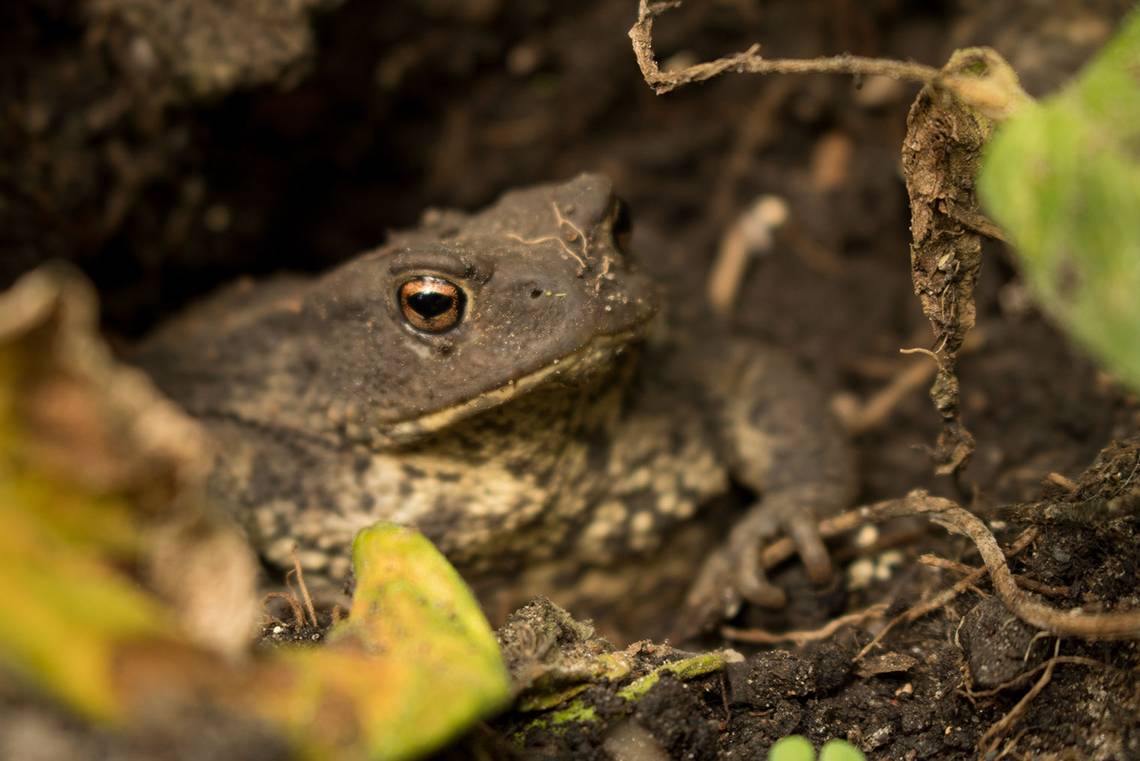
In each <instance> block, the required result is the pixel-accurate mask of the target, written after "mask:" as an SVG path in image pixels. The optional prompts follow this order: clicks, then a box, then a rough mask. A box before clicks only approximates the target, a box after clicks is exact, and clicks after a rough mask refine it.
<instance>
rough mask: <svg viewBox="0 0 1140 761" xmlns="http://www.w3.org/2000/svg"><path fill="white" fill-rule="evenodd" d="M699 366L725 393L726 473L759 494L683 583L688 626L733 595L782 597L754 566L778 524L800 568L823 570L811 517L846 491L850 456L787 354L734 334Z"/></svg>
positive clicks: (822, 551) (721, 609) (724, 611)
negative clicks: (688, 582) (711, 359)
mask: <svg viewBox="0 0 1140 761" xmlns="http://www.w3.org/2000/svg"><path fill="white" fill-rule="evenodd" d="M706 366H707V367H709V369H710V371H711V372H712V373H715V377H714V378H713V380H712V382H713V383H714V384H715V385H716V386H718V389H717V390H718V392H719V393H718V396H719V397H720V398H722V399H723V400H724V401H723V402H722V403H721V404H720V407H719V410H718V412H719V429H720V431H721V434H722V437H723V442H724V445H725V449H726V451H727V452H728V454H729V457H730V465H731V467H732V471H733V475H734V477H735V478H736V479H737V480H738V481H739V482H740V483H742V484H743V485H745V486H747V487H749V488H750V489H753V490H755V491H756V492H757V493H758V494H759V495H760V499H759V501H758V502H757V503H756V504H754V505H753V506H752V507H751V508H750V509H749V511H748V512H747V513H746V514H745V516H744V517H743V518H742V519H741V520H740V521H739V522H738V523H737V524H736V525H735V526H734V527H733V529H732V531H731V533H730V534H729V537H728V539H727V541H726V542H725V543H724V544H723V545H722V546H721V547H720V548H719V549H718V550H717V551H716V552H714V553H713V555H711V556H710V557H709V558H708V559H707V560H706V562H705V565H704V567H703V568H702V570H701V573H700V574H699V575H698V577H697V581H696V582H695V583H694V584H693V586H692V588H691V589H690V592H689V596H688V598H687V604H686V608H687V614H688V616H687V621H688V624H687V626H686V627H685V628H686V629H688V630H689V631H695V630H696V629H699V628H703V627H705V626H707V625H709V624H711V623H714V622H715V621H717V620H719V619H720V618H721V617H723V616H730V615H732V614H734V613H735V611H736V610H737V609H738V608H739V606H740V603H741V601H742V600H749V601H751V602H753V603H755V604H758V605H762V606H767V607H779V606H781V605H783V603H784V593H783V590H781V589H780V588H779V587H776V586H774V585H773V584H772V583H771V582H770V581H769V580H768V579H767V577H766V576H765V574H764V571H763V569H762V568H761V567H760V549H761V544H762V543H763V542H765V541H767V540H771V539H772V538H773V537H775V536H777V535H778V534H779V533H780V532H786V533H787V534H788V535H790V536H791V538H792V539H793V540H794V541H795V543H796V548H797V550H798V552H799V555H800V557H801V559H802V560H803V562H804V565H805V566H806V569H807V573H808V576H809V578H811V579H812V580H813V581H817V582H821V581H826V580H827V579H828V578H830V576H831V561H830V559H829V557H828V554H827V549H826V548H825V547H824V545H823V541H822V539H821V538H820V535H819V523H818V521H819V518H820V517H821V516H825V515H830V514H833V513H836V512H839V511H841V510H843V509H844V508H846V507H848V506H849V505H850V503H851V501H852V499H853V498H854V496H855V466H854V457H853V455H852V451H851V448H850V446H849V444H848V442H847V439H846V437H845V435H844V433H843V430H842V429H841V427H840V426H839V423H838V421H837V420H836V419H835V418H834V416H833V415H832V414H831V413H830V411H829V409H828V405H827V400H826V397H825V396H824V394H823V393H822V391H821V390H820V389H819V388H817V387H816V385H815V384H814V383H813V382H812V381H811V379H810V378H809V377H808V376H807V375H806V374H805V373H804V372H803V371H802V370H801V369H800V368H799V367H798V366H797V365H796V363H795V361H794V360H793V359H792V358H791V357H789V356H788V355H786V354H785V353H783V352H781V351H779V350H777V349H775V348H773V347H771V346H767V345H765V344H762V343H759V342H754V341H733V342H732V343H730V344H729V345H728V347H727V349H726V350H725V351H724V352H723V353H722V354H721V357H720V358H719V359H718V361H717V362H716V363H715V365H713V364H709V365H706ZM714 368H715V369H714Z"/></svg>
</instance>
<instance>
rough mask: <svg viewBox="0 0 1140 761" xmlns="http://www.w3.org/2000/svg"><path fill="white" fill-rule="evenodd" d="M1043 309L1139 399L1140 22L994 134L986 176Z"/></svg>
mask: <svg viewBox="0 0 1140 761" xmlns="http://www.w3.org/2000/svg"><path fill="white" fill-rule="evenodd" d="M979 182H980V190H981V195H982V200H983V202H984V204H985V206H986V208H987V210H988V211H989V212H990V213H991V214H992V215H993V217H994V218H995V219H996V220H997V221H998V222H999V223H1000V224H1001V226H1002V227H1003V228H1004V229H1005V230H1006V231H1007V232H1008V234H1009V236H1010V238H1011V241H1012V242H1013V243H1014V244H1015V246H1016V248H1017V251H1018V254H1019V258H1020V260H1021V265H1022V270H1023V271H1024V273H1025V276H1026V278H1027V280H1028V282H1029V284H1030V286H1031V288H1032V289H1033V291H1034V293H1035V294H1036V296H1037V298H1038V300H1039V302H1040V303H1041V304H1042V305H1043V306H1044V307H1045V309H1046V310H1047V311H1049V312H1050V313H1051V314H1052V315H1054V316H1055V317H1056V318H1057V320H1058V321H1059V322H1060V324H1061V325H1062V327H1064V328H1065V329H1066V330H1067V331H1069V332H1070V333H1071V334H1072V335H1073V336H1074V337H1075V338H1076V339H1077V340H1078V341H1079V342H1080V343H1081V344H1083V345H1084V346H1085V347H1087V348H1088V349H1089V351H1091V352H1092V353H1093V354H1094V355H1095V356H1096V357H1098V358H1099V359H1100V360H1101V361H1102V362H1103V363H1104V364H1105V365H1106V367H1108V369H1110V370H1111V371H1112V372H1114V373H1117V374H1119V376H1120V377H1121V378H1122V379H1123V380H1124V381H1125V382H1127V383H1129V384H1130V385H1131V386H1132V387H1133V388H1137V389H1140V12H1133V13H1132V14H1131V15H1130V16H1129V17H1128V18H1127V19H1126V20H1125V21H1124V23H1123V24H1122V26H1121V30H1120V32H1119V33H1118V34H1117V36H1116V37H1115V39H1114V40H1113V41H1112V42H1110V43H1109V44H1108V45H1107V46H1106V47H1105V48H1104V50H1103V51H1101V53H1100V54H1099V55H1098V56H1097V58H1096V59H1095V60H1094V61H1093V62H1092V63H1091V64H1090V65H1089V66H1088V67H1087V68H1086V69H1085V71H1084V72H1083V73H1082V74H1081V76H1080V77H1079V78H1078V79H1077V80H1076V81H1075V82H1073V83H1072V84H1071V85H1069V86H1068V87H1066V88H1065V89H1064V90H1063V91H1062V92H1060V93H1059V94H1057V95H1055V96H1053V97H1051V98H1049V99H1048V100H1046V101H1044V102H1043V103H1042V104H1040V105H1036V106H1033V105H1031V106H1026V107H1024V108H1021V109H1019V110H1018V112H1017V113H1016V114H1015V115H1014V116H1013V117H1012V118H1011V119H1010V120H1009V121H1007V122H1006V123H1005V124H1003V125H1002V126H1001V128H1000V129H999V130H998V131H997V133H996V134H995V136H994V137H993V139H992V141H991V142H990V145H989V147H988V148H987V150H986V155H985V158H984V161H983V166H982V172H981V175H980V178H979Z"/></svg>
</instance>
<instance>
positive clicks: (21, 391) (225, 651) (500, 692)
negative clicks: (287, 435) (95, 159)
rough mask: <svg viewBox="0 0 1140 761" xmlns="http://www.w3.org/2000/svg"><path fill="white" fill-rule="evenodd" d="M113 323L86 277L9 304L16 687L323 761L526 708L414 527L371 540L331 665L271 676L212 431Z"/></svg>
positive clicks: (0, 655) (47, 284)
mask: <svg viewBox="0 0 1140 761" xmlns="http://www.w3.org/2000/svg"><path fill="white" fill-rule="evenodd" d="M96 324H97V321H96V312H95V303H94V297H93V294H92V293H91V290H90V288H89V287H88V286H87V285H86V283H85V282H83V281H82V280H81V279H80V278H79V277H78V276H77V275H75V274H73V273H71V272H69V271H40V272H36V273H33V274H32V275H30V276H28V277H26V278H24V279H23V280H22V281H20V282H19V283H18V284H17V285H16V286H15V287H14V288H13V289H12V290H10V291H8V292H6V293H3V294H0V668H2V669H3V670H4V671H6V672H8V673H12V674H15V675H17V676H19V677H21V678H22V679H23V681H24V682H25V683H27V684H30V685H33V686H34V687H35V688H36V689H38V690H39V691H41V692H43V693H46V694H47V695H49V696H51V697H53V698H54V699H56V700H57V701H58V702H60V703H61V704H63V705H64V706H66V707H68V708H70V709H71V710H73V711H75V712H76V713H78V714H80V715H82V716H85V717H87V718H89V719H93V720H100V721H105V722H110V723H111V724H112V725H114V726H117V727H118V728H120V729H121V730H123V731H126V732H131V731H134V730H137V729H138V728H139V727H140V726H153V725H164V724H163V723H164V722H165V723H167V724H166V725H170V724H176V723H178V722H183V723H185V722H193V721H195V720H198V721H201V720H202V719H200V718H199V719H195V717H201V716H203V714H202V713H201V712H198V711H193V710H186V709H188V708H191V707H193V706H194V705H195V704H200V703H201V702H202V701H205V702H206V703H208V704H212V706H213V707H215V708H217V707H222V708H224V709H226V710H227V711H231V712H233V713H235V714H237V715H240V716H245V717H249V718H250V719H254V720H260V721H261V722H263V723H264V724H267V725H268V726H269V727H270V729H271V730H272V731H274V732H276V733H278V734H279V735H280V736H281V737H283V738H285V739H286V740H288V741H289V743H290V744H291V746H292V747H293V749H294V750H295V752H296V753H297V754H298V755H301V756H308V757H316V758H347V759H353V758H374V759H401V758H409V757H412V756H415V755H419V754H422V753H424V752H427V751H430V750H432V749H433V748H436V747H438V746H440V745H442V744H444V743H445V742H447V741H448V740H450V739H452V738H453V737H454V736H455V735H457V734H459V733H461V732H462V731H463V730H465V729H466V728H468V727H469V726H470V725H471V724H472V723H473V722H475V721H477V720H478V719H479V718H481V717H483V716H486V715H488V714H489V713H491V712H493V711H495V710H497V709H498V708H500V707H501V706H503V705H504V704H505V703H506V701H507V700H508V698H509V694H510V686H509V681H508V677H507V673H506V669H505V667H504V665H503V663H502V660H501V657H500V655H499V650H498V647H497V644H496V640H495V638H494V635H493V634H492V632H491V629H490V627H489V625H488V624H487V622H486V620H485V619H484V618H483V615H482V613H481V612H480V610H479V608H478V605H477V603H476V602H475V600H474V598H473V596H472V595H471V593H470V591H469V590H468V589H467V587H466V585H465V584H464V583H463V581H462V580H461V579H460V577H459V575H458V574H457V573H456V572H455V571H454V569H452V568H451V566H450V565H449V564H448V563H447V561H446V560H445V559H444V558H443V556H442V555H440V554H439V552H438V551H436V550H435V548H434V547H432V545H431V544H430V543H429V542H428V541H427V540H426V539H424V538H423V537H422V536H420V535H419V534H417V533H415V532H412V531H409V530H406V529H401V528H398V527H395V526H378V527H375V528H373V529H370V530H368V531H365V532H363V533H362V534H361V535H360V536H359V537H358V540H357V542H356V545H355V547H354V563H355V568H356V573H357V588H356V594H355V597H354V601H353V607H352V612H351V614H350V616H349V618H348V619H347V620H346V621H344V622H342V623H341V624H339V625H338V626H336V627H334V629H333V630H332V631H331V632H330V634H329V636H328V644H327V645H326V646H325V647H307V648H281V649H278V650H276V651H272V652H270V653H268V654H266V655H264V656H263V657H260V658H256V659H255V658H253V657H251V656H250V654H249V645H250V641H251V632H252V626H251V625H252V623H253V617H254V613H255V612H256V609H257V597H256V594H255V589H254V584H253V580H254V564H253V560H252V557H251V555H250V553H249V551H248V549H247V548H246V546H245V544H244V542H243V541H242V540H241V539H240V537H239V535H238V534H237V533H236V531H235V530H234V528H233V527H232V526H231V525H230V524H229V522H228V521H227V520H225V519H224V518H223V517H221V516H218V515H216V514H215V513H213V512H212V511H210V510H209V509H208V507H209V506H208V505H207V504H206V503H205V501H204V500H203V499H202V497H201V495H200V493H199V490H198V489H197V488H196V484H197V483H198V481H199V480H200V477H201V474H202V473H203V472H204V469H205V467H206V463H207V462H208V460H207V459H206V458H205V457H204V452H205V442H204V440H203V439H202V437H201V434H200V432H199V429H198V427H197V426H196V425H195V424H194V423H193V422H192V421H190V420H189V419H188V418H186V417H185V416H184V415H182V413H181V412H179V411H178V410H177V409H176V408H174V407H173V406H172V405H170V404H169V403H168V402H167V401H165V400H164V399H162V398H161V397H160V396H159V395H158V394H157V393H156V392H155V391H154V390H153V388H152V387H151V385H150V384H149V382H148V381H147V379H146V378H145V377H144V376H143V375H141V374H140V373H139V372H137V371H135V370H133V369H130V368H127V367H124V366H122V365H121V364H119V363H117V362H116V361H115V360H114V359H113V358H112V357H111V355H110V353H109V352H108V351H107V348H106V346H105V345H104V344H103V342H102V340H101V339H100V338H99V336H98V333H97V331H96V327H95V326H96ZM191 726H193V725H191ZM202 729H203V730H206V729H208V728H207V727H203V728H202Z"/></svg>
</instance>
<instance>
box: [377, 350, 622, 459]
mask: <svg viewBox="0 0 1140 761" xmlns="http://www.w3.org/2000/svg"><path fill="white" fill-rule="evenodd" d="M641 332H642V331H641V330H628V331H622V332H619V333H613V334H609V335H599V336H595V337H593V338H591V339H590V340H589V341H587V342H586V343H585V344H583V345H582V346H580V347H578V348H577V349H575V350H574V351H572V352H570V353H569V354H565V355H563V356H561V357H558V358H557V359H554V360H551V361H550V362H547V363H546V364H545V365H544V366H543V367H540V368H539V369H538V370H534V371H533V372H530V373H527V374H526V375H523V376H521V377H519V378H514V379H512V380H510V381H508V382H506V383H504V384H502V385H501V386H496V387H494V388H492V389H489V390H487V391H482V392H480V393H478V394H476V395H474V396H472V397H471V398H470V399H467V400H465V401H462V402H459V403H457V404H453V405H450V406H448V407H446V408H444V409H441V410H437V411H435V412H428V413H426V414H424V415H418V416H416V417H413V418H407V419H405V420H400V421H397V422H395V423H393V424H391V426H390V427H388V429H387V430H386V431H385V435H386V436H387V437H388V438H390V439H392V440H393V441H395V442H404V441H409V440H411V439H415V438H418V437H420V436H423V435H424V434H429V433H435V432H436V431H440V430H443V429H444V428H447V427H448V426H450V425H452V424H454V423H456V422H458V421H460V420H463V419H465V418H469V417H471V416H473V415H477V414H479V413H480V412H485V411H486V410H489V409H493V408H495V407H499V406H501V405H503V404H506V403H507V402H509V401H511V400H512V399H515V398H517V397H520V396H523V395H524V394H527V393H529V392H530V391H533V390H534V389H535V388H538V387H539V386H541V385H543V384H544V383H547V382H553V381H555V380H556V379H557V376H558V375H569V374H571V373H574V372H576V371H578V370H580V369H582V368H585V367H604V366H606V365H607V364H608V363H610V362H612V359H613V357H614V355H615V354H616V353H618V352H619V351H620V349H621V348H622V347H625V346H627V345H628V344H629V343H630V342H631V341H632V340H634V339H635V338H636V337H637V336H638V335H640V334H641Z"/></svg>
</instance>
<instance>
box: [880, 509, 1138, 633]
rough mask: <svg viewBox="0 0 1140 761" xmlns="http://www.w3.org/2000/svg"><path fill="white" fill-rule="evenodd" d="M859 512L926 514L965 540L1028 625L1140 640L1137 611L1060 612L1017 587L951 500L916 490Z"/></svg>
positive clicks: (980, 526)
mask: <svg viewBox="0 0 1140 761" xmlns="http://www.w3.org/2000/svg"><path fill="white" fill-rule="evenodd" d="M862 509H863V510H866V511H867V512H869V513H878V514H880V515H882V516H889V517H892V518H897V517H902V516H904V515H925V516H927V518H928V519H929V520H930V521H932V522H934V523H936V524H938V525H939V526H942V527H943V528H945V529H946V530H948V531H951V532H953V533H956V534H961V535H963V536H966V537H967V538H969V539H970V540H971V541H972V542H973V543H974V545H975V546H976V547H977V548H978V553H979V554H980V555H981V556H982V562H984V563H985V564H986V568H987V570H988V571H989V574H990V578H991V580H992V582H993V586H994V592H995V593H996V594H997V596H998V598H999V599H1001V601H1002V603H1004V604H1005V606H1006V607H1007V608H1009V609H1010V611H1011V612H1013V614H1014V615H1016V616H1017V617H1018V618H1020V619H1021V620H1022V621H1024V622H1026V623H1027V624H1029V625H1030V626H1034V627H1037V628H1038V629H1044V630H1046V631H1048V632H1051V633H1053V634H1055V635H1057V636H1061V637H1083V638H1085V639H1137V638H1140V610H1127V611H1119V612H1112V613H1085V612H1084V611H1082V610H1080V609H1079V608H1077V609H1072V610H1058V609H1056V608H1054V607H1052V606H1050V605H1046V604H1045V603H1042V602H1039V601H1038V600H1035V599H1033V598H1032V597H1030V596H1029V595H1028V594H1027V593H1026V592H1023V591H1022V590H1020V589H1018V587H1017V582H1016V581H1015V580H1014V578H1013V573H1012V572H1010V570H1009V566H1008V565H1006V562H1005V556H1004V555H1003V554H1002V550H1001V547H999V546H998V543H997V540H996V539H994V536H993V534H991V533H990V530H989V529H988V528H986V525H985V524H984V523H982V521H981V520H980V519H979V518H978V517H977V516H976V515H974V514H973V513H970V512H969V511H968V510H965V509H963V508H962V507H959V506H958V505H957V504H955V503H954V502H952V501H951V500H948V499H945V498H943V497H934V496H931V495H929V494H927V493H926V492H925V491H923V490H921V489H918V490H915V491H912V492H911V493H909V494H908V495H907V496H906V497H904V498H902V499H898V500H886V501H885V502H879V503H876V504H874V505H870V506H868V507H866V508H862ZM967 578H968V577H967Z"/></svg>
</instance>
